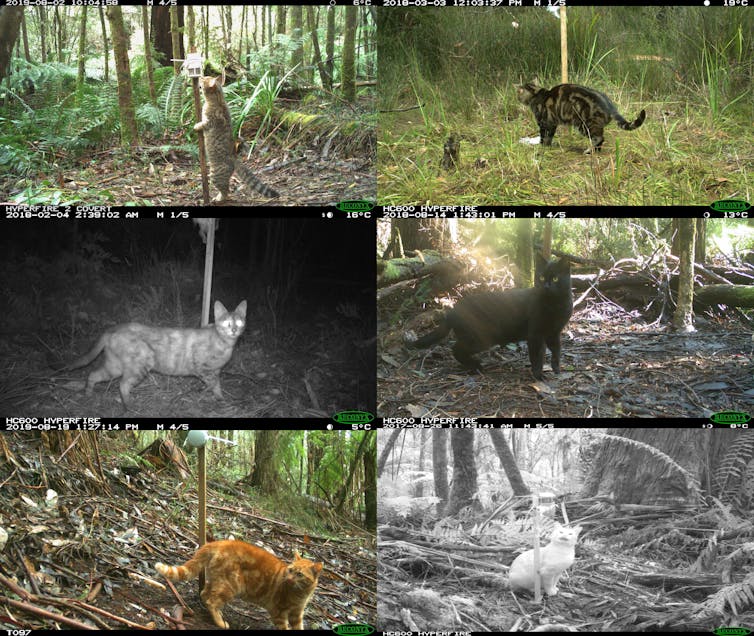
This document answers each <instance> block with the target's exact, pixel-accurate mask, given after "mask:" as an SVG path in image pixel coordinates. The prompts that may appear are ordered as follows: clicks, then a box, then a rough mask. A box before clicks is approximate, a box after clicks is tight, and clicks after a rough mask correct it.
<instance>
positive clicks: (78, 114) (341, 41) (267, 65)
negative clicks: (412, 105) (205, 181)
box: [0, 5, 376, 206]
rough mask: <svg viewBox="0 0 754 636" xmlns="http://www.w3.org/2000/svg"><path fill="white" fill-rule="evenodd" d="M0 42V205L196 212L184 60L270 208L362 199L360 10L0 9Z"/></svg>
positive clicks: (367, 41) (370, 67) (363, 47)
mask: <svg viewBox="0 0 754 636" xmlns="http://www.w3.org/2000/svg"><path fill="white" fill-rule="evenodd" d="M0 34H2V38H0V40H1V41H2V42H3V47H0V80H1V81H0V167H1V168H2V170H0V172H2V175H3V176H2V178H0V202H4V203H23V204H56V205H71V204H76V203H87V204H109V205H126V204H128V205H146V206H167V205H200V204H201V203H202V201H203V197H202V179H201V174H200V153H201V150H200V148H199V146H198V145H197V133H195V132H194V131H193V126H194V124H195V123H196V121H198V118H199V114H198V107H199V94H198V92H197V91H198V88H197V86H196V84H195V85H194V86H193V87H192V81H191V80H189V79H188V76H187V71H186V70H185V69H183V66H182V65H183V61H184V60H186V58H187V56H188V54H189V53H190V52H197V53H199V54H201V57H202V60H203V66H202V68H201V72H202V74H203V75H206V76H223V77H224V78H225V87H224V93H225V99H226V101H227V102H228V105H229V108H230V111H231V118H232V125H233V133H234V135H235V136H236V137H238V138H240V139H241V140H242V142H239V143H238V144H237V148H236V152H237V154H238V155H239V156H242V157H243V161H245V163H246V165H247V166H248V167H249V168H251V169H252V170H253V171H254V172H255V173H257V174H258V175H259V176H260V178H261V179H262V180H263V181H264V182H266V183H269V184H270V185H271V186H273V187H274V189H276V190H277V191H279V192H280V193H281V194H282V196H281V198H280V199H279V200H277V201H276V203H277V204H279V205H324V204H333V203H337V202H338V201H341V200H344V199H346V198H350V199H357V198H362V199H363V198H369V199H374V198H375V197H376V177H375V172H374V156H375V140H374V126H375V113H374V104H373V91H374V85H375V80H376V44H375V41H374V37H375V24H374V17H373V15H372V12H371V11H370V10H368V9H366V8H357V7H324V6H322V7H320V6H311V7H302V6H277V5H276V6H272V5H259V6H232V5H212V6H186V7H184V6H172V7H168V6H156V5H155V6H150V7H147V6H144V7H130V6H127V7H117V6H116V7H108V8H107V9H105V8H104V7H71V6H62V5H61V6H55V7H44V6H37V7H26V8H24V7H2V8H0ZM237 188H238V184H236V186H235V187H233V188H232V189H233V190H236V189H237ZM247 190H248V189H244V190H241V191H240V192H236V193H235V196H234V197H233V198H234V203H235V204H236V205H253V204H254V202H255V196H258V195H255V194H253V193H251V192H249V191H247ZM346 195H347V196H346Z"/></svg>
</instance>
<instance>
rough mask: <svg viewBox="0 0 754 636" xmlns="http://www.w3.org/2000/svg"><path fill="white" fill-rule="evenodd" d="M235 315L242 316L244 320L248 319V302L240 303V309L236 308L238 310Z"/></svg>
mask: <svg viewBox="0 0 754 636" xmlns="http://www.w3.org/2000/svg"><path fill="white" fill-rule="evenodd" d="M233 313H234V314H241V315H242V316H243V317H244V318H246V301H245V300H242V301H241V302H240V303H238V307H236V310H235V311H234V312H233Z"/></svg>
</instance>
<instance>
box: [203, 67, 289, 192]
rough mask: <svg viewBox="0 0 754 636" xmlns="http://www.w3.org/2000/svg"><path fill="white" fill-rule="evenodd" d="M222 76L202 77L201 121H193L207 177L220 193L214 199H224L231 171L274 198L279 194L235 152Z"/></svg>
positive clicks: (250, 185)
mask: <svg viewBox="0 0 754 636" xmlns="http://www.w3.org/2000/svg"><path fill="white" fill-rule="evenodd" d="M223 83H224V76H223V77H222V78H220V77H202V78H201V79H200V84H201V87H202V93H203V94H204V106H203V107H202V121H200V122H199V123H198V124H195V125H194V130H195V131H200V130H201V131H203V132H204V141H205V147H206V150H207V159H208V160H209V178H210V181H211V182H212V185H214V186H215V187H216V188H217V189H218V190H219V191H220V194H219V195H218V196H217V197H216V198H215V199H214V201H216V202H218V203H222V202H223V201H226V200H227V199H228V192H229V190H230V178H231V176H232V175H233V173H234V172H235V173H236V177H238V179H240V180H241V182H242V183H244V184H245V185H247V186H249V187H250V188H253V189H254V190H256V191H257V192H259V193H260V194H262V195H264V196H266V197H270V198H274V197H279V196H280V194H279V193H278V192H277V191H276V190H274V189H273V188H271V187H270V186H268V185H266V184H265V183H263V182H262V181H260V180H259V179H258V178H257V177H256V175H255V174H254V173H253V172H252V171H251V170H249V168H247V167H246V165H245V164H244V162H243V161H241V159H239V158H238V157H237V156H236V152H235V147H234V146H235V144H234V140H233V122H232V120H231V117H230V109H229V108H228V104H227V102H226V101H225V96H224V95H223V88H222V87H223Z"/></svg>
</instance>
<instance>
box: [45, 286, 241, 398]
mask: <svg viewBox="0 0 754 636" xmlns="http://www.w3.org/2000/svg"><path fill="white" fill-rule="evenodd" d="M245 326H246V301H245V300H243V301H241V303H240V304H239V305H238V307H236V309H235V310H234V311H232V312H229V311H228V310H227V309H225V307H224V306H223V304H222V303H221V302H220V301H219V300H216V301H215V322H214V324H211V325H207V326H206V327H202V328H201V329H178V328H171V327H147V326H145V325H140V324H139V323H136V322H129V323H127V324H123V325H118V326H116V327H112V328H111V329H108V330H107V331H106V332H105V333H104V334H102V336H101V337H100V339H99V340H98V341H97V344H95V345H94V347H92V349H91V350H90V351H89V352H88V353H86V354H85V355H83V356H81V357H80V358H78V359H77V360H74V361H73V362H71V363H70V364H68V365H64V366H60V365H58V366H57V367H54V368H59V369H78V368H80V367H85V366H86V365H88V364H89V363H91V362H92V361H93V360H94V359H95V358H96V357H97V356H98V355H99V354H100V352H102V351H104V352H105V358H104V361H103V363H102V366H100V367H99V368H98V369H95V370H94V371H92V372H91V373H90V374H89V378H88V379H87V382H86V394H87V395H91V394H92V391H93V390H94V385H95V384H96V383H97V382H104V381H106V380H111V379H113V378H118V377H120V395H121V398H122V400H123V405H124V406H125V407H126V408H130V407H131V406H132V404H131V400H130V394H131V389H132V388H133V387H134V386H136V385H137V384H138V383H139V382H140V381H141V380H142V379H143V378H144V377H145V376H146V374H147V372H149V371H151V370H155V371H157V372H159V373H164V374H166V375H195V376H197V377H199V378H201V379H202V380H204V382H205V383H206V384H207V386H209V387H210V388H211V389H212V392H213V393H214V394H215V396H216V397H218V398H222V391H221V389H220V369H222V368H223V367H224V366H225V364H226V363H227V362H228V360H230V356H231V354H232V353H233V347H234V346H235V344H236V341H237V340H238V338H239V336H240V335H241V334H242V333H243V330H244V327H245Z"/></svg>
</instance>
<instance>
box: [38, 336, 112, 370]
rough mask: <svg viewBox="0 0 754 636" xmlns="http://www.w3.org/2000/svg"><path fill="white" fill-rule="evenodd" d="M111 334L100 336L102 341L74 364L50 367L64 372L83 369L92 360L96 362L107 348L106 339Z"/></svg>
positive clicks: (56, 364)
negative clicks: (64, 370) (65, 370)
mask: <svg viewBox="0 0 754 636" xmlns="http://www.w3.org/2000/svg"><path fill="white" fill-rule="evenodd" d="M109 333H110V332H108V331H106V332H105V333H103V334H102V336H100V339H99V340H97V343H96V344H95V345H94V346H93V347H92V348H91V349H90V350H89V351H88V352H87V353H85V354H84V355H83V356H81V357H80V358H76V359H75V360H74V361H73V362H69V363H68V364H59V363H53V364H51V365H50V367H52V369H54V370H55V371H62V370H63V369H79V368H81V367H85V366H86V365H87V364H89V363H90V362H91V361H92V360H94V359H95V358H96V357H97V356H98V355H99V354H100V352H101V351H102V350H103V349H104V348H105V338H106V337H107V336H108V335H109Z"/></svg>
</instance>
